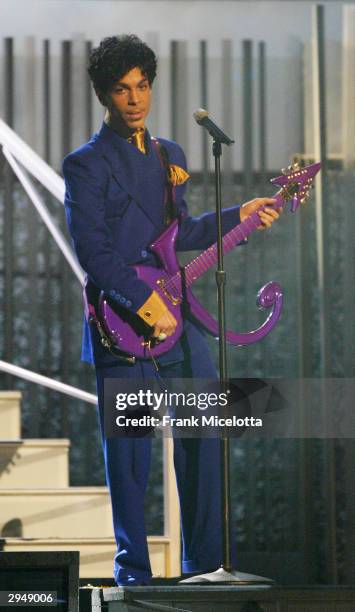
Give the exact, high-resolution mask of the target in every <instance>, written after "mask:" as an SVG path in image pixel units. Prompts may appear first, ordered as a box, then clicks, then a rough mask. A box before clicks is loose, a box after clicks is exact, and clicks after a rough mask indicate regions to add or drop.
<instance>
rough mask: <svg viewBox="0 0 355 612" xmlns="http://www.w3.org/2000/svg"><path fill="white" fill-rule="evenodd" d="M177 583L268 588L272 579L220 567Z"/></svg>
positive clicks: (272, 582) (272, 581) (271, 583)
mask: <svg viewBox="0 0 355 612" xmlns="http://www.w3.org/2000/svg"><path fill="white" fill-rule="evenodd" d="M179 584H204V585H207V584H214V585H216V584H229V585H233V586H240V587H247V588H248V589H250V588H255V589H262V588H264V589H268V588H270V587H271V586H272V585H273V584H275V582H274V580H271V578H264V577H263V576H255V575H254V574H245V573H243V572H235V571H232V572H227V571H226V570H225V569H224V568H223V567H220V568H219V569H218V570H215V571H214V572H210V573H208V574H199V575H198V576H192V577H191V578H185V579H184V580H180V581H179Z"/></svg>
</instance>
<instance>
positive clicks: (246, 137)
mask: <svg viewBox="0 0 355 612" xmlns="http://www.w3.org/2000/svg"><path fill="white" fill-rule="evenodd" d="M242 55H243V59H242V70H243V106H242V111H243V120H242V123H243V181H244V186H243V191H244V201H247V200H249V199H250V196H251V192H252V188H253V103H254V100H253V84H252V80H253V43H252V41H251V40H243V42H242ZM248 251H249V249H248ZM253 255H254V256H255V253H254V254H253V253H252V252H248V253H246V254H245V257H246V258H247V260H248V263H249V265H252V264H250V258H253ZM243 276H244V278H243V286H244V288H245V291H244V300H245V308H244V313H245V315H244V317H243V318H244V320H243V322H242V324H243V325H245V326H246V329H250V314H249V312H250V306H249V304H248V296H250V295H251V293H252V289H253V287H252V286H251V283H252V282H253V279H252V278H251V276H250V274H246V272H244V275H243ZM251 357H252V356H251V352H250V351H249V350H247V351H246V355H245V364H246V376H251Z"/></svg>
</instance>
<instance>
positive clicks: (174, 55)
mask: <svg viewBox="0 0 355 612" xmlns="http://www.w3.org/2000/svg"><path fill="white" fill-rule="evenodd" d="M170 75H171V76H170V92H171V95H170V100H171V115H170V132H171V138H172V140H177V137H178V134H177V132H178V125H177V107H178V99H177V89H178V42H177V40H172V41H171V42H170Z"/></svg>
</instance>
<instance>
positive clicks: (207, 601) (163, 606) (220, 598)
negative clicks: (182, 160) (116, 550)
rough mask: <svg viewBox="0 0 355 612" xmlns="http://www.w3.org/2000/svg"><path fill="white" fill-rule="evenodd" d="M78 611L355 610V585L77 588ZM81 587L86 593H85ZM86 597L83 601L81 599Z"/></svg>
mask: <svg viewBox="0 0 355 612" xmlns="http://www.w3.org/2000/svg"><path fill="white" fill-rule="evenodd" d="M80 591H81V594H80V612H84V610H85V612H87V610H89V609H90V607H89V605H88V604H89V600H90V597H91V609H92V610H93V611H95V612H104V611H105V612H106V611H107V612H136V611H138V610H142V609H145V610H150V611H151V612H154V611H157V612H168V611H169V610H173V611H175V612H178V611H179V610H181V611H184V612H185V611H186V612H354V611H355V587H346V586H344V587H339V586H337V587H331V586H324V587H323V586H311V587H287V586H283V587H281V586H271V587H267V586H258V587H254V588H250V587H245V586H229V585H222V586H211V585H208V586H197V585H196V586H195V585H194V586H191V585H171V584H170V585H166V586H165V585H164V584H161V585H157V586H149V587H143V586H141V587H116V588H104V589H100V588H98V587H93V588H92V590H91V591H90V589H80ZM84 591H86V592H85V594H84ZM84 599H85V603H84Z"/></svg>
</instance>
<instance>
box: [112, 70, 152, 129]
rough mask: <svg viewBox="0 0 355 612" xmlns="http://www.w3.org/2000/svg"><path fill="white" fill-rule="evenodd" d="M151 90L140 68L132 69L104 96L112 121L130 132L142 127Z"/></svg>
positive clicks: (148, 105) (147, 109)
mask: <svg viewBox="0 0 355 612" xmlns="http://www.w3.org/2000/svg"><path fill="white" fill-rule="evenodd" d="M151 95H152V88H151V86H150V85H149V81H148V79H147V77H146V76H144V74H143V73H142V71H141V69H140V68H132V70H130V71H129V72H127V74H125V75H124V76H123V77H122V78H121V79H119V81H117V82H116V83H114V85H113V86H112V88H111V90H110V91H109V92H108V93H107V94H106V96H105V100H104V103H105V106H106V107H107V109H108V111H109V112H110V115H111V117H112V119H114V121H116V122H117V123H118V124H121V125H122V127H128V128H129V129H130V130H136V129H137V128H141V127H144V123H145V118H146V116H147V115H148V113H149V109H150V99H151Z"/></svg>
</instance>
